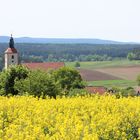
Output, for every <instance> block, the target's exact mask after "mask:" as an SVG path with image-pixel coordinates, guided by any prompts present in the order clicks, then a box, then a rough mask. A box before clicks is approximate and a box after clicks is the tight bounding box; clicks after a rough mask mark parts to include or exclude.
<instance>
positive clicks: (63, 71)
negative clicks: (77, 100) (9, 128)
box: [0, 65, 84, 98]
mask: <svg viewBox="0 0 140 140" xmlns="http://www.w3.org/2000/svg"><path fill="white" fill-rule="evenodd" d="M83 87H84V84H83V81H82V78H81V76H80V74H79V73H78V72H77V71H76V70H74V69H70V68H66V67H64V68H60V69H59V70H56V71H50V72H46V71H41V70H34V71H29V70H28V69H27V68H25V67H23V66H20V65H19V66H12V67H10V68H9V69H8V70H3V71H2V72H1V73H0V93H1V95H9V94H11V95H26V94H27V95H33V96H35V97H42V98H45V97H46V96H49V97H53V98H56V96H57V95H65V93H67V94H68V92H69V90H72V89H75V88H83Z"/></svg>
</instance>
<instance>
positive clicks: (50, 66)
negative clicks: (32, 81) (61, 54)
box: [22, 62, 65, 70]
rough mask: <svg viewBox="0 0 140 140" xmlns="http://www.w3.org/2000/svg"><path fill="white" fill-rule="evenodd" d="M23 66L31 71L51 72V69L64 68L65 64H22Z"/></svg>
mask: <svg viewBox="0 0 140 140" xmlns="http://www.w3.org/2000/svg"><path fill="white" fill-rule="evenodd" d="M22 65H23V66H26V67H27V68H29V69H31V70H36V69H42V70H49V69H59V68H61V67H64V66H65V64H64V63H63V62H45V63H22Z"/></svg>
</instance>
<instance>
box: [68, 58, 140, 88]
mask: <svg viewBox="0 0 140 140" xmlns="http://www.w3.org/2000/svg"><path fill="white" fill-rule="evenodd" d="M74 64H75V62H68V63H66V66H69V67H74ZM80 65H81V67H80V69H78V70H79V72H80V73H81V76H82V78H83V79H84V80H85V81H87V83H88V85H93V86H105V87H113V86H118V87H128V86H132V87H134V86H137V82H136V79H137V76H138V75H139V74H140V61H129V60H114V61H100V62H99V61H98V62H97V61H96V62H80Z"/></svg>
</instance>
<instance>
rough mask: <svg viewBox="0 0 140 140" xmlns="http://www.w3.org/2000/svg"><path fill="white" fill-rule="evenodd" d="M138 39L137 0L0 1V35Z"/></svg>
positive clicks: (139, 2) (139, 1) (139, 17)
mask: <svg viewBox="0 0 140 140" xmlns="http://www.w3.org/2000/svg"><path fill="white" fill-rule="evenodd" d="M11 33H12V34H14V36H16V37H20V36H29V37H46V38H100V39H109V40H118V41H137V42H140V0H0V35H10V34H11Z"/></svg>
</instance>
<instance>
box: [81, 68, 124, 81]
mask: <svg viewBox="0 0 140 140" xmlns="http://www.w3.org/2000/svg"><path fill="white" fill-rule="evenodd" d="M79 72H80V74H81V76H82V78H83V79H84V80H85V81H100V80H120V79H122V78H119V77H116V76H113V75H110V74H107V73H103V72H100V71H97V70H86V69H80V70H79Z"/></svg>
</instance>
